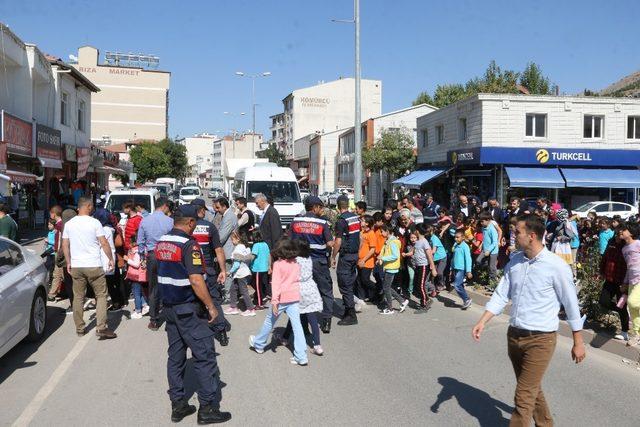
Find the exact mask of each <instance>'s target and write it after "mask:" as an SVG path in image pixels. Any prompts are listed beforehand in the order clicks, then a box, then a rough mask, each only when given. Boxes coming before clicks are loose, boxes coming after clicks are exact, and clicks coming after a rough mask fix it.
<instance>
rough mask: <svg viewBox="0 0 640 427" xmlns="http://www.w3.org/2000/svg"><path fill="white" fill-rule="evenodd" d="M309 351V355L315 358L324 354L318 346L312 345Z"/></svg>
mask: <svg viewBox="0 0 640 427" xmlns="http://www.w3.org/2000/svg"><path fill="white" fill-rule="evenodd" d="M310 351H311V353H313V354H315V355H316V356H322V355H323V354H324V350H323V349H322V346H320V345H314V346H313V348H312V349H311V350H310Z"/></svg>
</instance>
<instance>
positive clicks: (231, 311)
mask: <svg viewBox="0 0 640 427" xmlns="http://www.w3.org/2000/svg"><path fill="white" fill-rule="evenodd" d="M240 313H241V311H240V310H238V309H237V308H236V307H229V308H227V309H226V310H225V311H224V314H231V315H233V314H240Z"/></svg>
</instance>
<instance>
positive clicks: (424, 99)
mask: <svg viewBox="0 0 640 427" xmlns="http://www.w3.org/2000/svg"><path fill="white" fill-rule="evenodd" d="M420 104H429V105H433V106H436V105H435V104H434V103H433V98H431V95H429V93H428V92H420V94H418V97H417V98H416V99H414V100H413V103H412V104H411V105H414V106H415V105H420Z"/></svg>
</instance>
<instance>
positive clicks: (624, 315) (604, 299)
mask: <svg viewBox="0 0 640 427" xmlns="http://www.w3.org/2000/svg"><path fill="white" fill-rule="evenodd" d="M621 296H622V291H620V286H619V285H617V284H615V283H613V282H604V285H602V291H600V305H601V306H602V307H603V308H606V309H607V310H613V311H615V312H616V313H618V315H619V316H620V323H621V325H622V332H628V331H629V312H628V311H627V305H626V304H625V305H624V307H622V308H618V306H617V305H616V303H617V301H618V299H620V297H621Z"/></svg>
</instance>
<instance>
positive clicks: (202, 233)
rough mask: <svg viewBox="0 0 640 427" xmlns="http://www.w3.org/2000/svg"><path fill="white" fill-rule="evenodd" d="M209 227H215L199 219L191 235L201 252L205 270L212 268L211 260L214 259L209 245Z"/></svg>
mask: <svg viewBox="0 0 640 427" xmlns="http://www.w3.org/2000/svg"><path fill="white" fill-rule="evenodd" d="M211 227H215V226H214V225H213V223H211V222H209V221H207V220H205V219H199V220H198V222H197V223H196V228H195V229H194V230H193V233H192V234H191V235H192V236H193V238H194V239H195V241H196V242H198V245H199V246H200V249H201V250H202V260H203V261H204V265H205V268H213V260H214V259H215V258H216V256H215V252H214V248H213V247H212V245H211Z"/></svg>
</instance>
